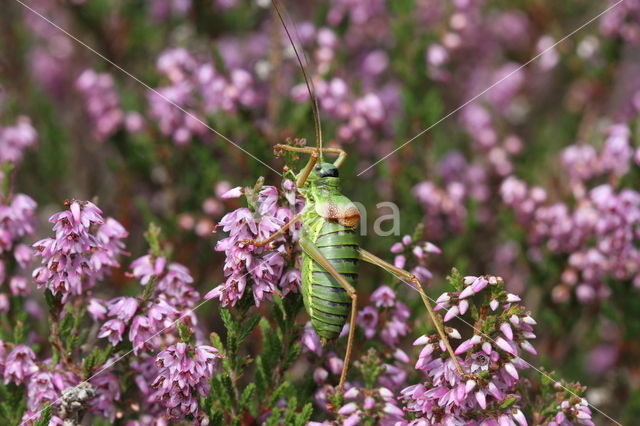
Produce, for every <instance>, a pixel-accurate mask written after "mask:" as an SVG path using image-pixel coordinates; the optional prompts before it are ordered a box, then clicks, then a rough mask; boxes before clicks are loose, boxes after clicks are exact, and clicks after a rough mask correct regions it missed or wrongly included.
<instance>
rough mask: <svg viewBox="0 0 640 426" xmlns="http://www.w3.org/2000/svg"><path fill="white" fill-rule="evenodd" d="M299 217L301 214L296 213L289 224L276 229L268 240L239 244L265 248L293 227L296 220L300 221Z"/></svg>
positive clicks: (243, 241) (241, 241) (245, 241)
mask: <svg viewBox="0 0 640 426" xmlns="http://www.w3.org/2000/svg"><path fill="white" fill-rule="evenodd" d="M301 217H302V213H298V214H297V215H295V216H294V217H293V218H292V219H291V220H290V221H289V222H287V223H285V224H284V225H282V228H280V229H278V230H277V231H276V232H274V233H273V235H271V236H270V237H269V238H267V239H265V240H240V241H239V242H240V243H241V244H245V245H251V246H257V247H263V246H266V245H267V244H269V243H270V242H272V241H273V240H275V239H276V238H278V237H280V236H281V235H282V234H284V233H285V232H286V231H287V229H289V227H291V225H293V224H294V223H296V222H297V221H298V220H300V218H301Z"/></svg>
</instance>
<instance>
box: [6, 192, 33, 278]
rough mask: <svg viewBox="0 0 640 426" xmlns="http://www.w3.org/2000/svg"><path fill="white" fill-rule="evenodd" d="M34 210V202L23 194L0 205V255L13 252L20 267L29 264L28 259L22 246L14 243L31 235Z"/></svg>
mask: <svg viewBox="0 0 640 426" xmlns="http://www.w3.org/2000/svg"><path fill="white" fill-rule="evenodd" d="M5 203H6V204H5ZM35 209H36V202H35V201H33V199H31V197H29V196H27V195H24V194H16V195H14V196H12V197H10V198H9V199H8V200H7V201H4V202H3V203H2V204H0V254H1V253H5V252H9V251H11V250H15V252H14V255H15V256H17V257H16V260H17V261H18V263H20V264H21V265H22V264H26V263H27V262H29V260H30V257H29V255H28V254H26V253H25V250H24V248H23V247H22V245H20V244H16V243H17V242H18V241H19V240H20V239H21V238H22V237H24V236H27V235H32V234H33V232H34V221H35Z"/></svg>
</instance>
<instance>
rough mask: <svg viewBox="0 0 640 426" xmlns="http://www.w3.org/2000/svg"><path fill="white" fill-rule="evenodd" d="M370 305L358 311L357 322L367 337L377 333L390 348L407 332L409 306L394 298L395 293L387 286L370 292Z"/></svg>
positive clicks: (409, 314) (369, 337) (372, 336)
mask: <svg viewBox="0 0 640 426" xmlns="http://www.w3.org/2000/svg"><path fill="white" fill-rule="evenodd" d="M370 301H371V302H372V305H369V306H366V307H364V308H363V309H361V310H360V311H359V312H358V324H360V326H362V327H363V328H364V332H365V336H366V338H367V339H372V338H374V336H375V335H376V334H379V336H380V338H381V339H382V341H383V342H384V343H385V344H386V345H387V346H389V347H390V348H395V347H396V346H397V345H398V343H399V342H400V339H401V338H402V337H404V336H406V335H407V334H408V333H409V325H408V321H409V317H410V316H411V313H410V312H409V308H407V306H406V305H405V304H404V303H402V302H399V301H398V300H397V299H396V293H395V291H394V290H392V289H391V288H390V287H388V286H381V287H379V288H378V289H377V290H376V291H375V292H373V293H372V294H371V297H370Z"/></svg>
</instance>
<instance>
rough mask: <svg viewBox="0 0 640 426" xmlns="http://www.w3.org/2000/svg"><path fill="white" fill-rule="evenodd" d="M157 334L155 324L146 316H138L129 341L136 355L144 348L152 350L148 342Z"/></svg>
mask: <svg viewBox="0 0 640 426" xmlns="http://www.w3.org/2000/svg"><path fill="white" fill-rule="evenodd" d="M155 333H156V327H155V324H154V323H153V322H152V321H151V320H150V319H149V318H148V317H146V316H144V315H136V316H135V318H133V322H132V323H131V328H130V329H129V340H130V341H131V343H132V344H133V350H134V352H135V353H138V351H139V350H140V349H142V348H145V347H146V348H147V349H150V348H151V345H150V344H148V343H147V342H148V341H149V340H150V339H151V338H153V336H154V334H155Z"/></svg>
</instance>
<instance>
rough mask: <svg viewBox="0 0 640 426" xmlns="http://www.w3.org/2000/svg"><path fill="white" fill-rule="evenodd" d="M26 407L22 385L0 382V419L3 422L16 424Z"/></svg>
mask: <svg viewBox="0 0 640 426" xmlns="http://www.w3.org/2000/svg"><path fill="white" fill-rule="evenodd" d="M26 408H27V398H26V396H25V394H24V386H23V385H20V386H18V385H15V384H14V383H9V384H4V383H2V382H0V419H2V420H3V422H6V423H3V424H7V425H16V426H17V425H18V424H20V419H22V416H23V414H24V412H25V410H26Z"/></svg>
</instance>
